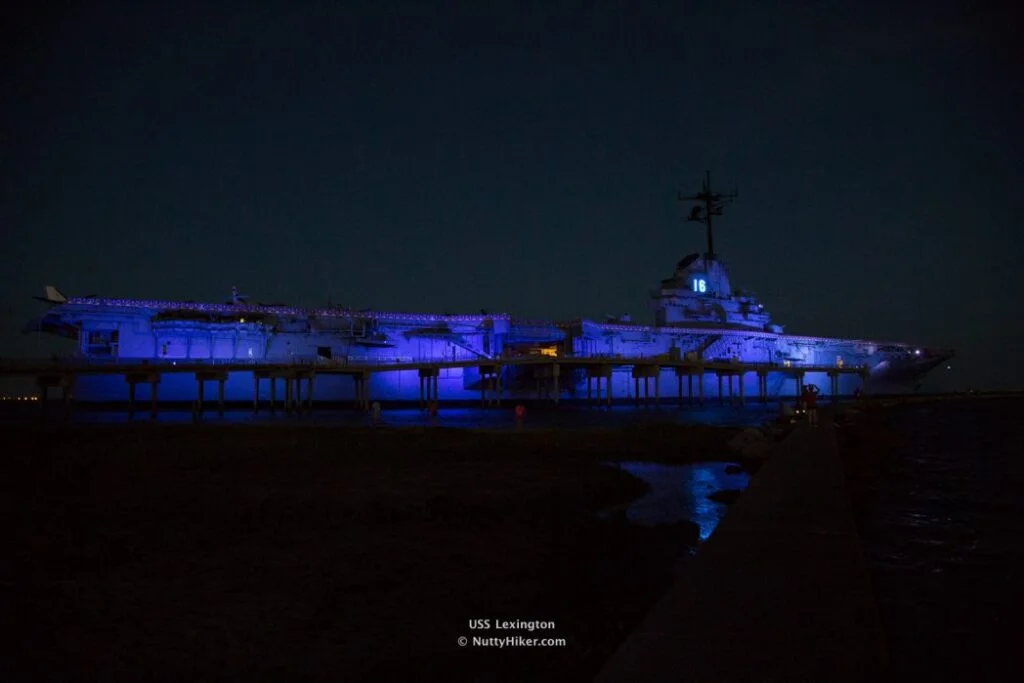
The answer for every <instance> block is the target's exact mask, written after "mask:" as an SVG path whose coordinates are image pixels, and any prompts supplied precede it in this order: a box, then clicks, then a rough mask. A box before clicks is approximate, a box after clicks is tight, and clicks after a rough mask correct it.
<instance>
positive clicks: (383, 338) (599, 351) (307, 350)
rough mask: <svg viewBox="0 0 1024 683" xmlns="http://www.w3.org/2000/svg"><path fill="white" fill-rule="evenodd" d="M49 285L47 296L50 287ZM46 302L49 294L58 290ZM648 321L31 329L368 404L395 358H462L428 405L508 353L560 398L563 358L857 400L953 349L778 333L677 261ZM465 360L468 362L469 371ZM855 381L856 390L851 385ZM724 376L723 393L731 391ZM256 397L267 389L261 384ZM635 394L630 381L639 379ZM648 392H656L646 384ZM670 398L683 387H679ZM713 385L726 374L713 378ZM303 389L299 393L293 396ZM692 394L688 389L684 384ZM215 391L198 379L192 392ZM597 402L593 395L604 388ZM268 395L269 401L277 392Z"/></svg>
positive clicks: (89, 350) (91, 353) (184, 317)
mask: <svg viewBox="0 0 1024 683" xmlns="http://www.w3.org/2000/svg"><path fill="white" fill-rule="evenodd" d="M54 291H55V290H54ZM58 294H59V293H58ZM651 300H652V303H653V309H654V317H655V322H656V325H655V326H646V325H634V324H631V323H629V322H625V321H614V322H605V323H601V322H594V321H589V320H575V321H568V322H550V321H524V320H516V319H512V318H510V317H509V316H507V315H490V314H486V313H481V314H480V315H430V314H403V313H385V312H370V311H358V312H355V311H351V310H348V309H339V308H325V309H301V308H292V307H287V306H282V305H273V306H266V305H248V304H245V303H241V302H239V301H238V299H237V298H236V299H235V303H227V304H201V303H194V302H172V301H149V300H135V299H105V298H95V297H90V298H74V297H72V298H69V299H66V300H62V301H60V302H57V301H54V302H53V303H54V304H55V305H54V306H53V307H52V308H51V309H50V310H49V312H48V313H47V314H46V315H44V316H43V317H42V318H41V319H39V320H37V321H35V322H33V324H32V329H33V330H43V331H47V332H52V333H54V334H58V335H61V336H64V337H68V338H70V339H72V340H74V341H75V343H76V344H77V348H76V349H75V351H74V353H73V355H75V356H79V357H82V358H87V359H108V360H110V361H112V362H118V361H121V362H131V361H138V360H147V361H149V362H151V363H153V364H154V365H164V364H167V363H174V362H181V363H188V362H195V361H220V360H233V361H245V362H248V363H253V364H254V365H257V366H258V365H259V364H263V363H268V364H271V363H272V364H282V363H289V362H302V363H312V364H320V365H332V364H342V365H343V364H348V365H350V366H365V365H371V366H374V367H375V368H376V369H375V370H374V371H373V372H372V373H371V375H370V387H369V390H370V396H371V398H372V399H375V400H382V401H418V400H419V398H420V381H419V375H418V373H417V371H415V370H403V371H397V370H393V369H388V366H389V365H391V366H393V365H395V364H399V363H407V364H408V363H439V362H464V363H466V364H467V365H468V367H453V368H446V369H442V370H441V371H440V376H439V378H438V387H437V388H438V397H439V400H441V401H445V400H460V401H465V400H478V399H479V398H480V390H481V378H480V367H479V366H486V365H500V364H501V363H502V361H503V360H506V359H510V358H517V357H522V356H544V357H550V358H553V359H558V360H559V363H560V365H561V366H562V367H563V368H564V369H563V370H562V372H561V374H560V379H559V389H558V393H559V396H560V397H561V398H563V399H573V398H586V396H587V379H586V371H585V370H583V369H581V368H578V367H577V368H576V369H573V361H574V360H575V359H598V358H600V359H606V360H607V364H608V366H610V367H612V368H613V371H612V379H611V383H612V395H613V397H614V399H617V400H623V399H632V398H634V397H635V395H636V393H637V383H636V381H635V380H634V378H633V376H632V365H633V364H632V363H631V362H630V361H631V360H633V359H645V360H646V361H651V360H653V359H664V362H665V364H666V365H669V364H671V363H676V364H678V363H680V362H684V361H686V362H689V363H690V364H691V365H693V364H696V365H699V364H700V363H715V362H718V363H721V362H728V361H735V362H741V363H759V364H772V365H773V367H775V368H777V370H775V371H773V372H771V373H770V374H769V377H768V395H769V396H770V397H777V396H791V395H793V394H794V393H795V391H796V378H795V371H797V370H798V369H799V368H801V367H807V368H811V367H813V368H817V369H821V368H844V367H845V368H846V369H850V368H862V369H863V372H862V373H860V374H858V373H844V374H842V375H840V377H839V387H838V391H839V393H840V394H847V395H848V394H853V393H854V391H855V390H857V389H858V388H867V389H868V390H869V391H870V392H871V393H907V392H910V391H913V390H914V388H915V387H916V386H917V385H918V383H919V382H920V380H921V378H922V377H923V375H924V374H925V373H926V372H928V371H929V370H931V369H932V368H934V367H935V366H936V365H938V364H940V363H943V362H945V361H946V360H947V359H948V358H950V357H951V356H952V355H953V352H952V351H950V350H946V349H927V348H918V347H914V346H911V345H908V344H901V343H880V342H873V341H867V340H846V339H830V338H820V337H809V336H798V335H788V334H784V333H783V332H782V328H781V327H780V326H779V325H777V324H775V323H773V322H772V321H771V318H770V316H769V315H768V313H767V311H765V310H764V307H763V306H761V305H760V304H759V303H758V302H757V300H756V299H755V298H754V297H753V296H752V295H750V294H748V293H745V292H742V291H737V292H734V291H733V290H732V289H731V288H730V285H729V280H728V273H727V271H726V269H725V266H724V264H723V263H722V262H720V261H719V260H717V259H713V258H708V257H707V256H705V258H703V259H701V258H697V255H691V256H690V257H687V258H686V259H684V260H683V261H681V262H680V263H679V264H678V265H677V267H676V271H675V274H674V275H673V277H671V278H668V279H666V280H662V282H661V286H660V288H659V289H657V290H655V291H653V292H652V293H651ZM476 363H479V366H477V365H475V364H476ZM861 375H865V376H867V378H868V384H869V387H862V385H863V383H864V382H863V379H862V376H861ZM744 381H745V384H744V385H743V394H744V395H745V396H746V397H749V398H755V397H757V396H758V378H757V376H756V374H754V373H747V374H746V375H745V380H744ZM737 382H738V379H736V378H734V380H733V393H734V395H736V396H738V395H739V394H740V387H739V386H738V384H737ZM804 383H811V384H817V385H818V386H819V387H820V388H821V389H822V390H823V391H825V392H827V391H829V390H830V388H831V384H830V381H829V377H828V376H827V374H826V373H825V372H818V371H815V372H808V373H807V376H806V377H805V378H804ZM263 384H264V386H263V388H262V390H261V391H262V393H263V397H264V398H266V397H267V396H268V395H269V390H268V386H267V383H266V382H264V383H263ZM640 384H641V387H640V391H644V389H643V386H642V385H643V381H641V382H640ZM655 384H657V387H655ZM682 385H683V386H682V390H683V393H684V395H685V394H686V392H687V391H688V389H689V386H690V382H689V381H688V380H686V378H684V379H683V381H682ZM726 385H727V380H726ZM501 386H502V395H503V397H504V398H507V399H513V398H533V397H537V396H539V395H543V396H545V397H547V398H551V397H552V395H551V387H552V382H551V380H549V379H538V377H536V376H535V370H534V369H532V368H530V367H518V368H517V367H511V366H509V365H505V366H504V369H503V371H502V378H501ZM718 386H719V385H718V377H717V376H716V375H715V374H712V373H708V374H706V375H705V376H704V377H703V394H704V396H705V398H706V399H707V400H715V399H717V397H718V395H719V394H718V391H719V389H718ZM679 388H680V386H679V382H678V381H677V378H676V374H675V371H674V369H673V368H671V367H665V368H663V369H662V371H661V373H660V375H658V381H657V382H656V383H655V381H654V378H653V377H650V378H648V380H647V389H646V391H647V392H648V393H649V394H650V396H652V397H653V396H654V393H655V391H657V393H658V394H660V396H661V397H663V398H665V399H666V400H669V399H671V398H673V397H678V395H679ZM305 390H306V388H305V385H303V391H305ZM148 391H149V389H148V385H146V384H144V383H140V384H139V385H138V389H137V394H136V399H137V400H148ZM313 391H314V400H317V401H347V400H354V399H355V397H356V393H355V392H356V390H355V383H354V381H353V379H352V377H346V376H343V375H331V374H323V373H318V374H317V376H316V380H315V383H314V389H313ZM693 392H694V395H695V396H699V395H700V393H701V384H699V383H698V382H696V381H695V382H694V385H693ZM727 392H728V387H727V386H723V393H727ZM253 393H254V384H253V379H252V373H251V372H244V371H232V372H231V373H230V376H229V379H228V380H227V382H226V385H225V398H226V399H227V400H229V401H251V400H252V398H253ZM206 395H207V396H208V397H214V396H216V385H215V384H211V386H210V388H209V390H208V391H207V394H206ZM605 395H607V394H605ZM75 397H76V400H84V401H125V400H127V399H128V385H127V383H126V381H125V379H124V377H121V376H102V375H92V376H89V375H86V376H82V377H80V378H79V379H78V381H77V383H76V388H75ZM195 397H196V381H195V378H194V376H193V375H191V374H174V373H163V374H162V377H161V383H160V387H159V398H160V399H161V400H169V401H192V400H194V399H195ZM279 398H281V395H280V394H279Z"/></svg>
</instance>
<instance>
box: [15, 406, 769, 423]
mask: <svg viewBox="0 0 1024 683" xmlns="http://www.w3.org/2000/svg"><path fill="white" fill-rule="evenodd" d="M51 404H52V405H50V406H48V407H49V408H50V410H49V415H50V417H49V419H50V420H51V421H53V422H59V421H60V420H61V417H62V415H63V411H62V408H63V406H62V405H60V404H59V402H52V401H51ZM40 414H41V409H40V406H39V405H38V403H32V404H28V403H25V404H21V405H7V404H4V405H2V406H0V423H3V424H10V423H18V422H24V421H33V422H34V421H38V420H39V418H40ZM766 414H767V413H766V411H765V409H764V407H763V406H759V405H757V406H750V405H748V406H743V407H739V406H704V407H697V408H690V407H684V408H678V407H672V408H663V409H660V410H657V409H647V408H637V407H633V406H616V407H615V408H613V409H611V410H603V409H602V410H595V409H591V408H586V407H581V406H572V405H569V406H560V407H558V408H557V409H554V408H550V407H536V408H533V407H531V408H529V409H528V411H527V415H526V420H525V422H524V425H523V427H524V428H525V429H527V430H533V429H580V428H593V427H605V428H607V427H625V426H632V425H641V424H666V423H667V424H672V423H675V424H709V425H729V426H752V425H759V424H762V423H763V422H764V421H765V419H766ZM71 420H72V421H73V422H75V423H79V424H82V423H93V424H95V423H103V424H123V423H127V422H129V419H128V411H127V407H126V406H124V407H120V408H109V409H108V408H102V409H97V408H90V407H85V406H82V407H81V408H78V409H76V410H75V411H74V412H73V413H72V415H71ZM201 420H202V422H203V423H209V424H225V423H228V424H268V423H271V424H272V423H287V424H292V425H302V424H315V425H331V426H360V425H369V424H371V419H370V416H369V415H368V414H367V413H363V412H358V411H355V410H352V409H348V408H340V409H333V410H331V409H322V408H318V409H316V410H315V411H314V412H313V414H312V415H302V416H300V417H293V416H286V415H285V413H284V412H283V411H282V410H281V409H280V408H279V409H278V411H277V413H276V415H271V414H270V411H269V409H268V408H267V406H262V407H261V409H260V412H259V414H255V415H254V414H253V412H252V410H251V409H249V408H248V407H246V408H244V409H239V408H238V407H237V406H232V407H231V408H228V409H227V410H225V412H224V415H223V416H218V414H217V406H216V403H213V404H208V405H207V406H206V411H205V412H204V414H203V416H202V418H201ZM134 421H135V422H140V423H145V422H149V421H150V416H149V404H148V403H140V404H138V406H137V411H136V413H135V419H134ZM156 422H159V423H162V424H184V423H189V422H192V411H191V409H190V408H187V407H178V406H168V407H161V409H160V411H159V413H158V414H157V418H156ZM381 424H382V425H386V426H392V427H413V426H428V425H431V424H436V425H438V426H441V427H455V428H464V429H514V428H515V419H514V415H513V412H512V406H511V405H510V406H509V407H508V408H507V409H505V408H501V409H481V408H471V407H465V406H443V405H442V406H441V409H440V411H439V412H438V416H437V419H436V421H431V419H430V417H429V415H428V414H427V413H426V412H424V411H421V410H419V409H417V408H388V409H385V410H384V412H383V414H382V422H381Z"/></svg>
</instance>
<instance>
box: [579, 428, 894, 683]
mask: <svg viewBox="0 0 1024 683" xmlns="http://www.w3.org/2000/svg"><path fill="white" fill-rule="evenodd" d="M886 668H887V667H886V653H885V645H884V637H883V634H882V630H881V625H880V622H879V618H878V612H877V609H876V606H875V601H874V597H873V595H872V592H871V588H870V585H869V581H868V574H867V568H866V565H865V562H864V559H863V555H862V552H861V545H860V540H859V538H858V537H857V534H856V530H855V528H854V521H853V513H852V511H851V509H850V502H849V496H848V494H847V491H846V486H845V480H844V474H843V468H842V463H841V461H840V458H839V452H838V445H837V443H836V438H835V434H834V432H833V427H832V420H831V411H829V410H825V411H822V415H821V424H820V425H819V426H817V427H808V426H799V427H797V429H796V430H794V432H793V433H792V434H791V435H790V436H789V437H788V438H787V439H786V440H785V441H784V442H783V443H782V444H780V448H779V452H778V453H777V454H776V455H775V456H774V457H773V458H771V459H770V460H769V461H768V462H766V463H765V465H764V466H763V467H762V468H761V470H760V471H759V472H758V473H757V475H756V476H755V477H754V478H753V480H752V481H751V484H750V486H749V488H748V489H747V491H746V492H744V493H743V495H742V496H740V499H739V501H738V502H737V503H736V504H735V505H734V506H733V508H732V509H731V510H730V511H729V513H728V514H727V515H726V517H725V519H723V520H722V522H721V524H720V525H719V527H718V528H717V529H716V530H715V532H714V533H713V534H712V535H711V537H710V538H709V539H708V541H707V542H706V543H705V544H704V545H703V546H702V548H701V549H700V551H699V552H698V554H697V557H696V558H694V560H693V562H692V563H691V564H690V565H689V566H688V567H687V568H686V569H685V570H684V573H683V574H682V575H681V576H680V577H679V578H678V579H677V580H676V582H675V583H674V584H673V585H672V587H670V589H669V591H668V593H666V595H665V596H664V597H663V598H662V599H661V600H660V601H659V602H658V603H657V604H656V605H655V607H654V609H653V610H652V611H651V613H650V614H649V615H648V616H647V618H646V620H645V621H644V622H643V623H642V624H641V626H640V627H639V628H638V629H637V630H636V631H635V632H634V633H633V634H631V635H630V636H629V638H627V640H626V641H625V642H624V643H623V644H622V646H621V647H620V648H619V650H618V651H617V652H616V653H615V654H614V655H613V656H612V657H611V659H610V660H609V661H608V662H607V663H606V664H605V667H604V669H603V670H602V671H601V673H600V674H599V675H598V677H597V679H596V680H597V681H598V682H599V683H608V682H613V681H637V682H639V681H714V682H716V683H723V682H725V681H829V682H830V683H834V682H836V681H858V682H860V681H877V680H883V679H884V678H885V674H886Z"/></svg>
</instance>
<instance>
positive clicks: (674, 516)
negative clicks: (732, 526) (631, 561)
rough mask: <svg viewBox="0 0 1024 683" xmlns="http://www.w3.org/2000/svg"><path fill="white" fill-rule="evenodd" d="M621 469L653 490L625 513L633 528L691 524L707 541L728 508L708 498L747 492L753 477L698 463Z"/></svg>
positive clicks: (720, 464)
mask: <svg viewBox="0 0 1024 683" xmlns="http://www.w3.org/2000/svg"><path fill="white" fill-rule="evenodd" d="M617 465H618V467H620V468H621V469H623V470H625V471H626V472H629V473H630V474H632V475H633V476H635V477H637V478H639V479H642V480H644V481H645V482H647V484H648V485H649V486H650V487H651V490H650V492H649V493H647V495H645V496H644V497H643V498H640V499H639V500H637V501H636V502H634V503H633V504H632V505H630V506H629V508H628V509H627V510H626V518H627V519H628V520H629V521H630V522H633V523H634V524H640V525H643V526H652V525H656V524H675V523H677V522H681V521H685V520H690V521H691V522H694V523H695V524H697V525H698V526H699V527H700V540H702V541H704V540H706V539H707V538H708V537H709V536H710V535H711V532H712V531H714V530H715V527H716V526H718V522H720V521H721V519H722V517H723V516H724V515H725V513H726V511H727V510H728V509H729V506H728V505H726V504H724V503H716V502H715V501H713V500H710V499H709V498H708V496H709V495H710V494H712V493H715V492H716V491H723V490H729V489H739V490H742V489H745V488H746V487H747V484H748V483H749V482H750V475H748V474H747V473H746V472H743V471H736V470H735V467H732V468H730V472H726V468H727V467H729V463H724V462H698V463H693V464H689V465H663V464H658V463H651V462H622V463H617Z"/></svg>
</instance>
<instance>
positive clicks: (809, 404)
mask: <svg viewBox="0 0 1024 683" xmlns="http://www.w3.org/2000/svg"><path fill="white" fill-rule="evenodd" d="M802 399H803V404H804V409H805V410H806V411H807V424H809V425H816V424H818V387H817V386H816V385H814V384H808V385H807V386H806V387H804V392H803V396H802Z"/></svg>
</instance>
